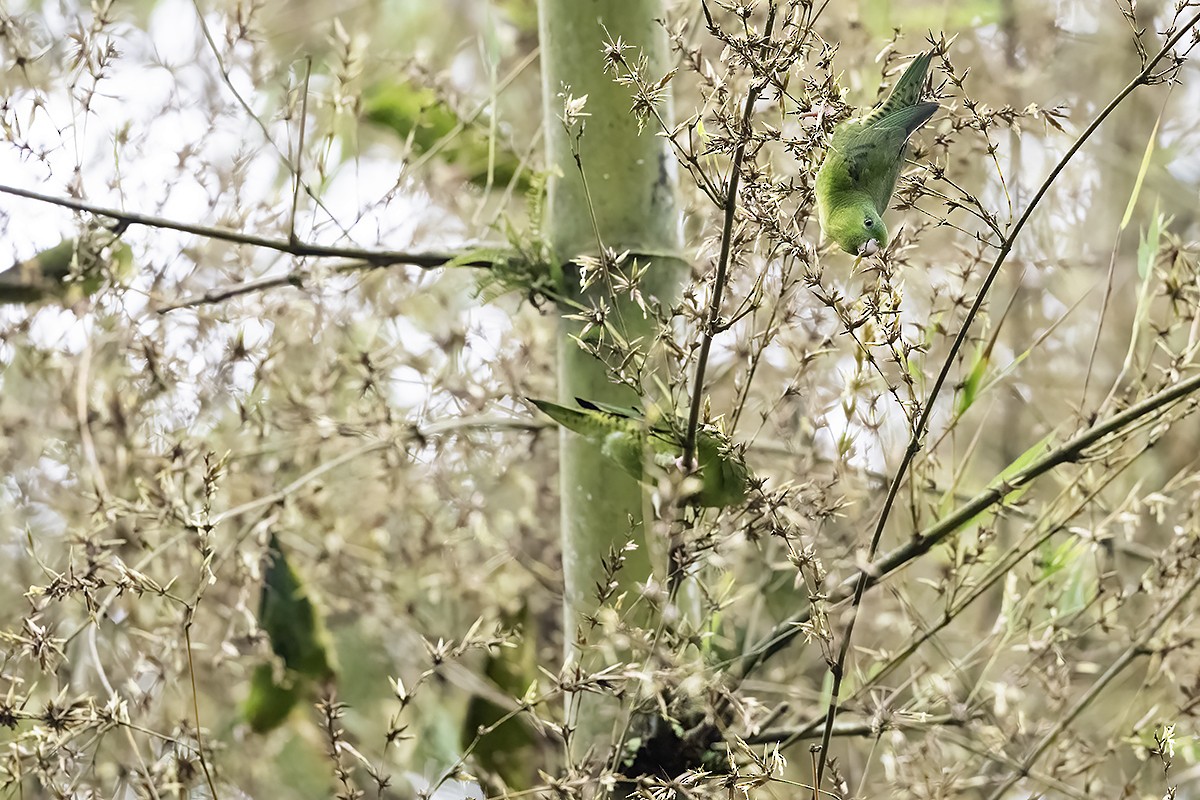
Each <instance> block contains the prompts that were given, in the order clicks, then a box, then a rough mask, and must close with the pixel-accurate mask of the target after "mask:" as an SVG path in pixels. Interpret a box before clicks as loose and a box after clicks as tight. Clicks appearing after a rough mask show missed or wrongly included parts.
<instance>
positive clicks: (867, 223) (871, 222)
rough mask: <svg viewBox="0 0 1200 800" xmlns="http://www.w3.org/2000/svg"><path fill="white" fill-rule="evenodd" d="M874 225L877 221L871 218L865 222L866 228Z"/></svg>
mask: <svg viewBox="0 0 1200 800" xmlns="http://www.w3.org/2000/svg"><path fill="white" fill-rule="evenodd" d="M874 224H875V220H873V219H871V218H870V217H867V218H866V219H864V220H863V227H864V228H870V227H871V226H872V225H874Z"/></svg>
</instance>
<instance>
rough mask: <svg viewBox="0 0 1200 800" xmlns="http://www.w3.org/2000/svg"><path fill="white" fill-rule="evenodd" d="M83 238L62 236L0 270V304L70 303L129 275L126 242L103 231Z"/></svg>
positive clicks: (130, 256)
mask: <svg viewBox="0 0 1200 800" xmlns="http://www.w3.org/2000/svg"><path fill="white" fill-rule="evenodd" d="M86 239H87V240H86V241H84V242H82V243H81V241H80V240H78V239H64V240H62V241H61V242H59V243H58V244H56V245H54V247H51V248H48V249H46V250H43V251H41V252H40V253H38V254H37V255H35V256H33V257H32V258H28V259H26V260H25V261H21V262H19V263H17V264H14V265H13V266H12V267H10V268H8V269H6V270H4V271H3V272H0V305H4V304H6V303H22V304H30V303H38V302H41V301H43V300H53V299H58V300H61V301H63V303H64V304H66V305H72V304H74V303H76V302H78V301H79V300H82V299H84V298H85V297H90V296H91V295H93V294H95V293H96V292H97V291H99V290H100V289H101V288H102V287H103V286H104V285H106V284H108V283H119V282H122V281H125V280H127V279H128V278H129V277H130V276H131V274H132V272H133V253H132V251H131V250H130V249H129V246H128V245H126V244H123V243H121V242H120V241H118V240H117V239H116V237H115V236H114V235H113V234H112V233H111V232H110V231H107V230H101V231H96V232H94V235H90V236H88V237H86Z"/></svg>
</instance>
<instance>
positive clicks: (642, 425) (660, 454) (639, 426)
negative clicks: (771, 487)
mask: <svg viewBox="0 0 1200 800" xmlns="http://www.w3.org/2000/svg"><path fill="white" fill-rule="evenodd" d="M530 402H531V403H533V404H534V405H535V406H537V407H538V408H539V409H541V410H542V412H543V413H545V414H546V415H547V416H548V417H550V418H551V419H553V420H554V421H555V422H557V423H558V424H559V425H561V426H563V427H564V428H566V429H568V430H571V431H574V432H575V433H577V434H579V435H580V436H583V437H584V438H586V439H588V440H589V441H592V442H594V443H595V444H596V445H598V446H599V447H600V452H601V453H603V454H604V455H605V456H606V457H607V458H610V459H612V460H613V461H614V462H615V463H616V464H617V466H618V467H620V468H621V469H622V470H623V471H624V472H626V473H627V474H629V475H631V476H632V477H633V478H635V479H637V480H639V481H643V482H648V481H649V480H650V478H648V477H647V476H646V474H645V466H646V465H651V466H655V467H658V468H660V469H663V470H666V469H668V468H672V467H675V468H678V467H677V466H676V465H678V464H679V462H680V461H681V459H682V458H683V428H684V427H685V424H686V423H685V422H684V421H683V420H676V421H675V423H676V424H675V425H671V424H670V423H669V422H668V421H666V420H661V421H658V422H651V421H649V420H646V419H645V418H642V417H639V416H637V415H636V413H635V412H633V411H631V410H626V409H621V408H613V407H611V406H607V405H601V404H600V403H593V402H590V401H588V400H583V399H581V398H578V397H577V398H575V402H577V403H579V405H580V408H567V407H566V406H561V405H559V404H557V403H551V402H549V401H547V400H533V399H530ZM696 465H697V466H696V469H697V474H698V477H699V479H700V487H699V489H698V490H697V492H696V493H695V495H693V496H692V497H691V498H690V499H691V500H692V501H693V502H695V503H697V504H699V505H701V506H706V507H709V508H724V507H725V506H732V505H737V504H738V503H740V502H742V501H743V500H745V499H746V494H747V492H748V491H749V487H750V470H749V468H747V466H746V462H745V460H744V459H743V458H742V455H741V453H740V452H738V451H737V450H736V449H735V448H734V447H733V446H732V445H731V444H730V442H729V439H728V437H726V436H725V434H724V433H722V432H721V431H720V430H719V429H718V428H716V427H715V426H713V425H704V426H701V428H700V429H699V430H698V431H697V432H696Z"/></svg>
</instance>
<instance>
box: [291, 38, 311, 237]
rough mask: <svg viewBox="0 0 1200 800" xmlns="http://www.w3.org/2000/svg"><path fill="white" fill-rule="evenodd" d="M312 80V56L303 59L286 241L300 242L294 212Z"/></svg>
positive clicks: (298, 194)
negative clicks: (297, 132) (302, 91)
mask: <svg viewBox="0 0 1200 800" xmlns="http://www.w3.org/2000/svg"><path fill="white" fill-rule="evenodd" d="M311 78H312V56H309V57H308V58H306V59H304V94H303V96H302V97H301V98H300V137H299V139H300V141H299V142H297V143H296V175H295V181H294V182H293V184H292V216H291V221H290V222H289V224H288V241H289V242H291V243H292V244H295V243H296V242H298V241H300V239H299V237H297V236H296V212H297V211H298V210H299V208H300V183H301V181H302V179H301V177H300V174H301V171H302V169H303V167H304V131H305V129H307V127H308V82H309V80H310V79H311Z"/></svg>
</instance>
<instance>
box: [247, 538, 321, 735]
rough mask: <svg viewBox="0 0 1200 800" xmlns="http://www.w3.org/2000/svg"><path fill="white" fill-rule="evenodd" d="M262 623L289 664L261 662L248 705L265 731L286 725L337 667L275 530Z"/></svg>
mask: <svg viewBox="0 0 1200 800" xmlns="http://www.w3.org/2000/svg"><path fill="white" fill-rule="evenodd" d="M258 624H259V627H260V628H262V630H263V633H265V634H266V635H267V639H268V640H269V641H270V643H271V650H272V651H273V652H274V653H275V655H276V656H278V657H279V660H280V661H281V662H282V666H283V669H282V670H278V669H275V668H274V666H273V665H271V664H261V665H259V667H258V668H257V669H256V670H255V672H254V675H253V677H252V678H251V683H250V694H249V695H248V696H247V698H246V702H245V704H244V705H243V706H242V712H243V715H244V716H245V718H246V721H247V722H249V723H250V727H251V728H253V729H254V730H255V731H257V732H259V733H262V732H265V731H269V730H271V729H272V728H275V727H277V726H278V725H280V724H281V723H282V722H283V721H284V720H285V719H287V716H288V714H290V713H291V710H292V707H293V706H295V705H296V703H297V702H298V701H299V700H300V699H301V698H302V697H304V696H306V695H309V694H311V690H312V688H313V687H314V686H315V685H316V684H319V683H322V682H325V681H329V680H332V679H333V678H334V677H335V675H336V672H337V666H336V663H335V661H334V658H333V647H332V645H331V644H330V641H329V633H328V632H327V631H326V630H325V624H324V621H323V620H322V618H321V615H320V612H319V611H318V609H317V608H316V606H315V605H314V604H313V602H312V598H311V597H310V596H309V593H308V589H307V588H306V587H305V585H304V583H303V582H302V581H301V580H300V576H299V575H298V574H297V573H296V571H295V570H294V569H293V568H292V565H291V564H290V563H289V562H288V559H287V556H286V555H285V554H284V552H283V548H282V546H281V545H280V543H279V537H277V536H276V535H275V534H274V533H272V534H271V538H270V540H269V542H268V544H267V552H266V556H265V557H264V565H263V586H262V594H261V595H260V599H259V609H258Z"/></svg>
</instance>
